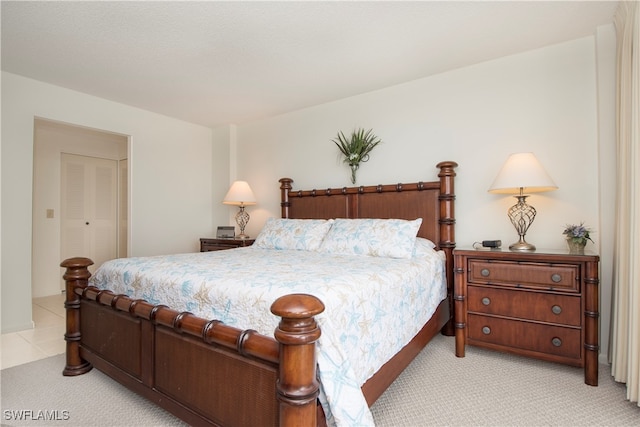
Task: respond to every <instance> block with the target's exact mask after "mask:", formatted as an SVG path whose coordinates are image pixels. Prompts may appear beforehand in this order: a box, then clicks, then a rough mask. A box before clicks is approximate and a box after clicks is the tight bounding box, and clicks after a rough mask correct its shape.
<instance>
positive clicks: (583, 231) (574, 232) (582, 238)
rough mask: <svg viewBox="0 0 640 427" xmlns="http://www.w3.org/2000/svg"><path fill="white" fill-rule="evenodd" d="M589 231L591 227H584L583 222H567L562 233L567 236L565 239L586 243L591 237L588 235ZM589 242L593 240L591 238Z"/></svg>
mask: <svg viewBox="0 0 640 427" xmlns="http://www.w3.org/2000/svg"><path fill="white" fill-rule="evenodd" d="M591 232H592V231H591V229H589V228H587V227H585V226H584V223H583V222H581V223H580V225H569V224H567V225H566V226H565V229H564V231H563V232H562V234H564V235H566V236H567V241H571V242H573V243H577V244H581V245H586V244H587V240H591V237H589V233H591ZM591 242H592V243H593V240H591Z"/></svg>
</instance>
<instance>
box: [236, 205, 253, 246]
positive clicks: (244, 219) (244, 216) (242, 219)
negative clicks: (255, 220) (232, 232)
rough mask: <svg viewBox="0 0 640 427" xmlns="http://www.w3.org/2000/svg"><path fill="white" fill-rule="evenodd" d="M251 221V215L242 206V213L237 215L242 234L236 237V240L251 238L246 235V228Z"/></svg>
mask: <svg viewBox="0 0 640 427" xmlns="http://www.w3.org/2000/svg"><path fill="white" fill-rule="evenodd" d="M249 219H250V217H249V214H248V213H247V212H246V211H245V210H244V205H240V211H238V213H237V214H236V222H237V223H238V227H240V234H238V235H237V236H236V239H248V238H249V236H247V235H246V234H244V228H245V227H246V226H247V223H248V222H249Z"/></svg>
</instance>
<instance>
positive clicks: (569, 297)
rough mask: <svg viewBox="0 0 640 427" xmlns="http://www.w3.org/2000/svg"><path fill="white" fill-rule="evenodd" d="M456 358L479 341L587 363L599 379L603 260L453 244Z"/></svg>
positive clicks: (587, 372)
mask: <svg viewBox="0 0 640 427" xmlns="http://www.w3.org/2000/svg"><path fill="white" fill-rule="evenodd" d="M453 254H454V262H455V268H454V273H455V277H454V281H455V286H454V304H455V319H454V320H455V327H456V332H455V333H456V356H458V357H464V353H465V345H467V344H468V345H475V346H481V347H484V348H490V349H493V350H499V351H505V352H509V353H514V354H519V355H522V356H529V357H535V358H538V359H542V360H547V361H551V362H559V363H564V364H567V365H572V366H579V367H584V376H585V383H586V384H589V385H593V386H597V385H598V351H599V338H598V316H599V304H598V284H599V279H598V264H599V257H598V256H597V255H593V254H587V255H570V254H568V253H567V252H562V251H540V250H538V251H536V252H511V251H509V250H495V249H493V250H476V249H468V250H464V249H462V250H461V249H457V250H454V252H453Z"/></svg>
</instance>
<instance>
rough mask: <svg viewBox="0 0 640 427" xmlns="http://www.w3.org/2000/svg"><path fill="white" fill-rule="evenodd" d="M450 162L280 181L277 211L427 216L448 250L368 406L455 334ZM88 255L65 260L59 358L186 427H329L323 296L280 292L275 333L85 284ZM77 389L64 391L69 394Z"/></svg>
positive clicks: (369, 385)
mask: <svg viewBox="0 0 640 427" xmlns="http://www.w3.org/2000/svg"><path fill="white" fill-rule="evenodd" d="M456 166H457V164H456V163H455V162H451V161H448V162H441V163H439V164H438V165H437V167H438V168H439V170H440V172H439V174H438V177H439V179H438V180H437V181H433V182H419V183H414V184H394V185H378V186H361V187H350V188H346V187H345V188H342V189H337V190H334V189H327V190H322V191H316V190H312V191H294V190H293V189H292V182H293V180H291V179H290V178H283V179H281V180H280V184H281V185H280V190H281V206H282V217H283V218H325V219H328V218H402V219H415V218H418V217H422V218H423V223H422V226H421V228H420V230H419V232H418V235H419V236H420V237H425V238H428V239H430V240H431V241H433V242H434V243H436V245H437V246H438V248H439V249H441V250H443V251H444V252H445V253H446V259H447V261H446V263H447V265H446V271H447V287H448V295H449V298H447V299H446V300H445V301H443V302H442V303H441V304H440V306H439V307H438V309H437V310H436V312H435V314H434V315H433V317H432V318H431V320H429V322H427V323H426V324H425V325H424V327H423V328H422V330H421V331H420V332H419V333H418V334H417V335H416V337H415V338H413V340H412V341H411V342H410V343H409V344H408V345H407V346H405V347H404V348H403V349H402V350H401V351H400V352H399V353H398V354H396V355H395V356H394V357H393V358H392V359H391V360H389V361H388V362H387V363H386V364H385V365H384V366H383V367H382V368H381V369H380V370H379V371H378V372H377V373H376V374H375V375H374V376H373V377H371V378H370V379H369V380H368V381H367V382H366V383H365V384H364V385H363V387H362V390H363V392H364V395H365V398H366V400H367V403H368V404H369V405H370V406H371V405H372V404H373V403H374V402H375V401H376V399H378V397H380V395H381V394H382V393H383V392H384V390H386V389H387V387H388V386H389V385H390V384H391V383H392V382H393V381H394V380H395V378H396V377H397V376H398V375H399V374H400V373H401V372H402V371H403V370H404V368H405V367H406V366H407V365H408V364H409V363H410V362H411V361H412V360H413V359H414V357H415V356H416V355H417V354H418V353H419V352H420V351H421V350H422V348H423V347H424V346H425V345H426V344H427V343H428V342H429V341H430V340H431V338H432V337H433V336H435V335H436V334H438V333H439V332H440V331H442V332H443V333H444V334H446V335H453V332H454V330H453V323H452V318H453V274H452V272H453V253H452V252H453V249H454V248H455V229H454V227H455V215H454V201H455V193H454V177H455V175H456V174H455V167H456ZM92 264H93V263H92V261H91V260H90V259H88V258H71V259H67V260H65V261H63V262H62V263H61V266H62V267H64V268H66V272H65V274H64V276H63V277H64V279H65V281H66V301H65V308H66V333H65V340H66V366H65V368H64V371H63V375H66V376H74V375H81V374H84V373H86V372H88V371H89V370H91V369H92V367H94V366H95V367H96V368H98V369H99V370H101V371H102V372H104V373H106V374H107V375H109V376H110V377H112V378H113V379H115V380H116V381H118V382H120V383H121V384H123V385H125V386H126V387H128V388H129V389H131V390H133V391H134V392H136V393H138V394H140V395H142V396H145V397H146V398H148V399H149V400H151V401H153V402H155V403H156V404H158V405H159V406H160V407H162V408H164V409H166V410H167V411H169V412H171V413H172V414H174V415H175V416H177V417H179V418H181V419H182V420H184V421H185V422H187V423H189V424H190V425H225V426H226V425H229V426H232V425H260V426H267V425H281V426H316V425H323V424H325V420H324V413H323V411H322V407H321V406H320V405H319V404H318V401H317V396H318V390H319V383H318V380H317V376H316V354H315V342H316V341H317V340H318V338H319V337H320V334H321V331H320V329H319V327H318V325H317V324H316V321H315V319H314V316H315V315H317V314H319V313H321V312H322V311H323V310H324V305H323V304H322V302H321V301H320V300H319V299H317V298H315V297H313V296H311V295H304V294H295V295H286V296H283V297H281V298H279V299H278V300H276V301H275V302H274V303H273V305H272V306H271V311H272V313H273V314H274V315H276V316H279V317H280V318H281V320H280V323H279V326H278V328H277V329H276V331H275V333H274V336H275V339H274V338H271V337H267V336H263V335H260V334H258V333H256V332H255V331H252V330H239V329H237V328H234V327H230V326H227V325H225V324H223V323H221V322H219V321H217V320H208V319H202V318H199V317H196V316H194V315H192V314H191V313H186V312H178V311H175V310H173V309H171V308H170V307H166V306H163V305H157V306H153V305H151V304H149V303H147V302H146V301H143V300H134V299H131V298H129V297H128V296H125V295H116V294H114V293H113V292H110V291H108V290H104V291H103V290H99V289H97V288H95V287H91V286H89V285H88V280H89V278H90V276H91V274H90V273H89V270H88V267H89V266H90V265H92ZM72 394H73V391H71V392H70V395H72Z"/></svg>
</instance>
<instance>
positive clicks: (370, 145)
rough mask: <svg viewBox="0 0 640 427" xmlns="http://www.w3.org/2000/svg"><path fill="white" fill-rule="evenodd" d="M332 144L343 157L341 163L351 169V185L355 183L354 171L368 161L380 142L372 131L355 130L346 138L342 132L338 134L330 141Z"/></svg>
mask: <svg viewBox="0 0 640 427" xmlns="http://www.w3.org/2000/svg"><path fill="white" fill-rule="evenodd" d="M331 141H333V143H334V144H336V145H337V146H338V148H339V149H340V152H341V153H342V155H343V156H344V159H342V161H343V162H344V163H347V164H348V165H349V167H350V168H351V183H352V184H355V183H356V171H357V170H358V168H359V167H360V163H364V162H367V161H369V154H370V153H371V150H373V149H374V148H375V147H376V146H377V145H378V144H380V143H381V142H382V141H381V140H380V138H378V137H377V136H376V135H375V134H374V133H373V129H369V130H367V131H365V130H364V129H362V128H360V129H356V130H354V131H353V132H351V137H350V138H347V137H346V136H345V135H344V133H342V131H340V132H338V136H337V137H336V138H335V139H332V140H331Z"/></svg>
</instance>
